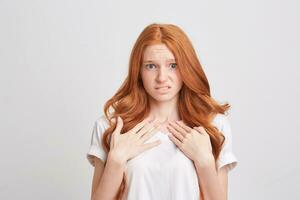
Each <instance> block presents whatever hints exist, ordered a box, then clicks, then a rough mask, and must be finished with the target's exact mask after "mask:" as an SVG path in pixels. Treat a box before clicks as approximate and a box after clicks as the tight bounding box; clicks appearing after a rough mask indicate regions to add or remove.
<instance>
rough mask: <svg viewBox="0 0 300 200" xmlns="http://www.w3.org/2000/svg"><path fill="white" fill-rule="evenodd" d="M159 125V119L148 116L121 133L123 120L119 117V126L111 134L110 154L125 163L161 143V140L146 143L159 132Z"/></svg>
mask: <svg viewBox="0 0 300 200" xmlns="http://www.w3.org/2000/svg"><path fill="white" fill-rule="evenodd" d="M159 126H160V123H159V122H158V121H157V120H153V121H150V119H149V118H146V119H144V120H143V121H142V122H140V123H138V124H137V125H136V126H135V127H133V128H132V129H131V130H129V131H128V132H126V133H123V134H121V130H122V127H123V120H122V119H121V117H118V119H117V126H116V128H115V130H114V132H113V133H112V135H111V141H110V151H109V154H110V156H111V157H113V159H114V160H115V161H118V162H119V163H121V164H122V165H123V164H125V163H126V162H127V161H128V160H129V159H131V158H133V157H135V156H136V155H138V154H140V153H142V152H144V151H146V150H148V149H151V148H153V147H155V146H157V145H159V144H160V143H161V142H160V140H156V141H154V142H149V143H146V144H144V143H145V141H147V140H148V139H149V138H151V137H152V136H153V135H154V134H155V133H156V132H157V131H156V130H157V129H158V128H159Z"/></svg>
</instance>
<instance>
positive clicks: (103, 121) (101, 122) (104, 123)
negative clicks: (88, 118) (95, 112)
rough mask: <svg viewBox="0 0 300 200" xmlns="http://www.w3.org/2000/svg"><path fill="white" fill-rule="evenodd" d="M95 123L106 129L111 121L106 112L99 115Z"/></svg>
mask: <svg viewBox="0 0 300 200" xmlns="http://www.w3.org/2000/svg"><path fill="white" fill-rule="evenodd" d="M95 124H96V125H97V126H98V127H101V128H102V129H106V128H108V127H109V121H108V119H107V117H106V116H105V115H104V114H101V115H100V116H99V117H97V118H96V120H95Z"/></svg>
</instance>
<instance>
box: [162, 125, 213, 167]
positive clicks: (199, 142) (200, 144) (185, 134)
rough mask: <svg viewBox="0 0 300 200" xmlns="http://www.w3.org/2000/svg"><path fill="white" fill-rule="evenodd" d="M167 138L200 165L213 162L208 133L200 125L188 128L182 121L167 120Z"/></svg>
mask: <svg viewBox="0 0 300 200" xmlns="http://www.w3.org/2000/svg"><path fill="white" fill-rule="evenodd" d="M167 128H168V130H169V132H170V134H169V138H170V140H171V141H173V142H174V143H175V145H176V146H177V147H178V148H179V149H180V150H181V151H182V152H183V153H184V154H185V155H186V156H187V157H188V158H189V159H191V160H192V161H194V162H197V164H200V165H202V166H205V165H207V164H211V162H212V161H213V162H214V156H213V153H212V146H211V142H210V137H209V135H208V133H207V132H206V131H205V129H204V128H203V127H202V126H199V127H194V128H190V127H189V126H187V125H185V124H184V123H183V122H182V121H176V122H169V124H168V126H167Z"/></svg>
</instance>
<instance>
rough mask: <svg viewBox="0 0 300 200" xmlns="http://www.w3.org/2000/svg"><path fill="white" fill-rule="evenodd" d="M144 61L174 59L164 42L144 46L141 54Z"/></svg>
mask: <svg viewBox="0 0 300 200" xmlns="http://www.w3.org/2000/svg"><path fill="white" fill-rule="evenodd" d="M143 60H144V62H145V61H146V62H148V61H156V60H170V61H171V60H175V57H174V55H173V53H172V52H171V51H170V50H169V48H168V47H167V46H166V45H165V44H155V45H149V46H147V47H146V49H145V51H144V56H143Z"/></svg>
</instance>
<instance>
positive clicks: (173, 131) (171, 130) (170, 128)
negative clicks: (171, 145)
mask: <svg viewBox="0 0 300 200" xmlns="http://www.w3.org/2000/svg"><path fill="white" fill-rule="evenodd" d="M167 128H168V130H169V131H170V132H171V134H173V136H175V137H176V138H177V139H178V140H179V141H180V142H182V141H183V139H184V136H183V135H182V134H181V133H179V132H178V131H177V130H176V129H174V128H173V127H172V126H167Z"/></svg>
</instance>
